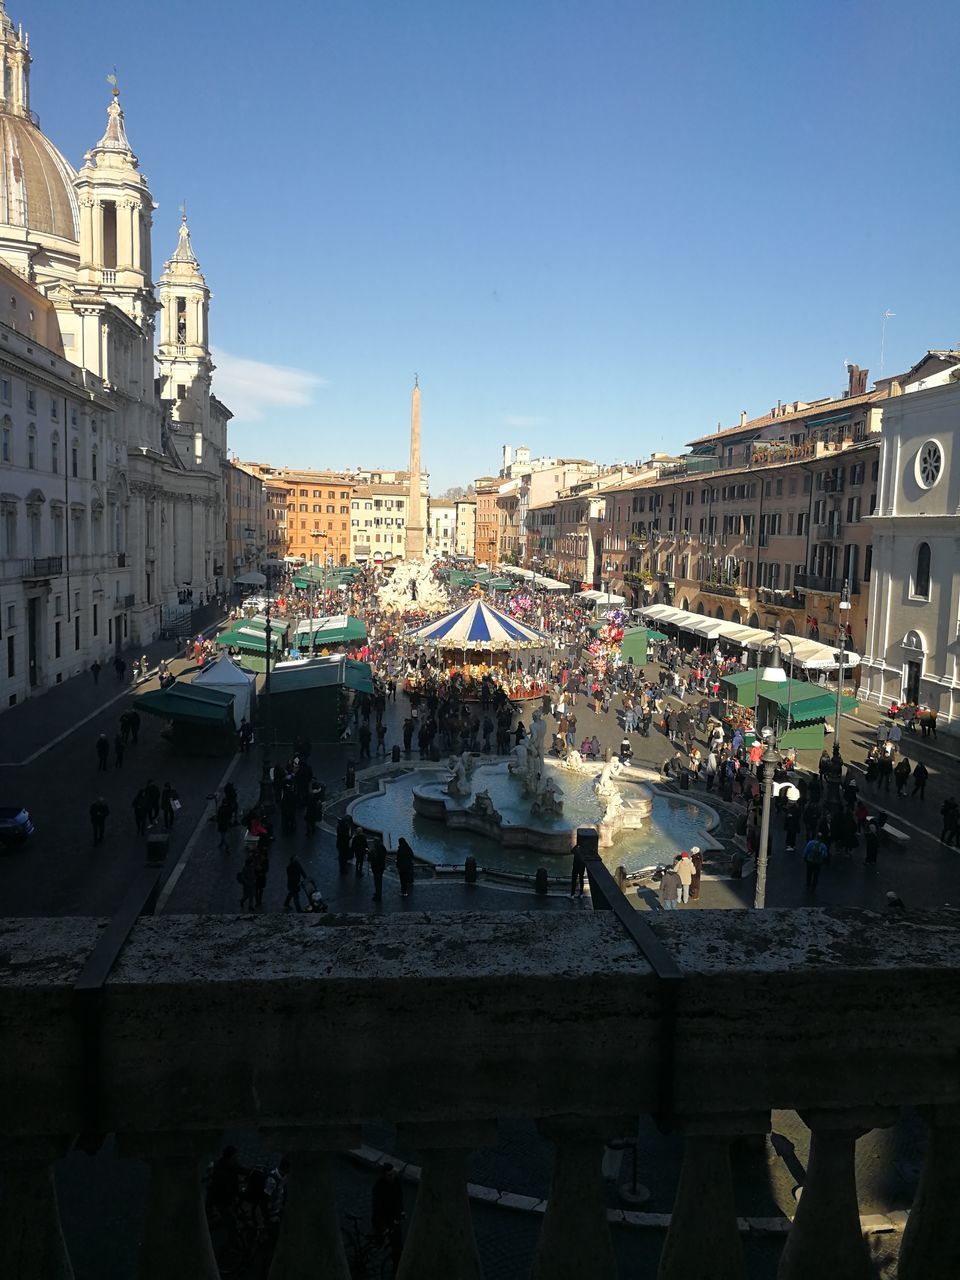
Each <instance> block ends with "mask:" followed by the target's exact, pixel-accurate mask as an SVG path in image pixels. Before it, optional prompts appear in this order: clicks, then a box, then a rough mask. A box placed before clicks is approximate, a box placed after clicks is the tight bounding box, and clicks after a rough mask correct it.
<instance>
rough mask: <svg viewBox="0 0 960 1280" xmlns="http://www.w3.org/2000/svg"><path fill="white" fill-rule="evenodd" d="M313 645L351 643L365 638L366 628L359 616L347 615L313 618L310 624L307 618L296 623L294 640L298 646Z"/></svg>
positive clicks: (319, 647) (316, 647)
mask: <svg viewBox="0 0 960 1280" xmlns="http://www.w3.org/2000/svg"><path fill="white" fill-rule="evenodd" d="M331 624H333V625H331ZM311 637H312V640H313V647H314V648H315V649H322V648H323V647H324V645H328V644H352V643H355V642H359V641H361V640H366V638H367V628H366V627H365V626H364V624H363V623H362V622H361V621H360V619H359V618H351V617H348V616H343V617H334V618H314V619H313V622H312V625H311V620H310V619H309V618H305V619H304V620H303V622H301V623H298V625H297V630H296V635H295V642H296V645H297V647H298V648H303V647H304V646H306V647H307V648H309V647H310V642H311Z"/></svg>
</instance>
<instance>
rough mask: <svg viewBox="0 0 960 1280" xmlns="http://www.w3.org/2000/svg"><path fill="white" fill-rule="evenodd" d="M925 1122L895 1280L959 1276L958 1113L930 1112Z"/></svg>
mask: <svg viewBox="0 0 960 1280" xmlns="http://www.w3.org/2000/svg"><path fill="white" fill-rule="evenodd" d="M927 1121H928V1124H929V1138H928V1142H927V1159H926V1163H925V1164H924V1166H923V1175H922V1177H921V1178H920V1185H919V1187H917V1194H916V1196H915V1198H914V1201H913V1208H912V1209H911V1210H910V1217H909V1218H908V1219H907V1226H906V1230H905V1231H904V1233H903V1243H902V1244H901V1246H900V1264H899V1269H898V1271H897V1275H898V1276H899V1280H955V1277H956V1276H960V1220H958V1218H957V1199H958V1196H960V1107H931V1108H930V1109H929V1110H928V1111H927Z"/></svg>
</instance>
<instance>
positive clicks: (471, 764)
mask: <svg viewBox="0 0 960 1280" xmlns="http://www.w3.org/2000/svg"><path fill="white" fill-rule="evenodd" d="M450 768H451V769H452V770H453V774H452V776H451V778H450V781H449V782H448V783H447V795H448V796H455V797H462V796H468V795H469V794H470V792H471V791H472V790H473V785H472V783H471V781H470V779H471V778H472V777H473V771H474V769H475V768H476V761H475V760H474V758H473V756H472V755H471V754H470V752H469V751H465V752H464V753H463V755H462V756H459V757H458V756H451V757H450Z"/></svg>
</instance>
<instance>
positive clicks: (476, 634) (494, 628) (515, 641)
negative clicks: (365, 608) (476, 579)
mask: <svg viewBox="0 0 960 1280" xmlns="http://www.w3.org/2000/svg"><path fill="white" fill-rule="evenodd" d="M407 638H408V639H410V640H419V641H420V643H421V644H434V645H438V646H439V647H441V648H445V649H515V648H517V646H518V645H536V646H538V647H539V646H541V645H543V644H546V643H547V642H548V641H547V637H546V636H545V635H544V634H543V632H541V631H536V630H535V629H534V628H533V627H528V626H525V625H524V624H523V623H522V622H518V621H517V620H516V618H511V617H508V616H507V614H505V613H501V612H500V610H499V609H494V607H493V606H492V605H490V604H487V602H486V601H485V600H481V599H479V598H478V599H476V600H473V601H471V603H470V604H468V605H464V606H463V607H462V608H460V609H454V611H453V613H446V614H444V616H443V617H442V618H434V620H433V621H432V622H427V623H425V624H424V625H423V626H422V627H417V628H416V630H414V631H410V632H408V633H407Z"/></svg>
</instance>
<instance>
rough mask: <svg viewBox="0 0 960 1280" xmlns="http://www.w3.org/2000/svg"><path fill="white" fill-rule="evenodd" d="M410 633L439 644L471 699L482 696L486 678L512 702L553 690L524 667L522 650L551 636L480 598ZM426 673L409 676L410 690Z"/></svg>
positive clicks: (450, 673) (450, 672)
mask: <svg viewBox="0 0 960 1280" xmlns="http://www.w3.org/2000/svg"><path fill="white" fill-rule="evenodd" d="M407 639H408V640H412V641H414V642H415V643H417V644H420V645H423V646H424V647H429V648H432V649H435V650H436V651H437V652H438V653H439V656H440V659H441V662H442V669H443V674H444V676H445V677H446V678H447V679H449V680H451V681H454V682H455V683H456V684H457V685H458V686H459V688H460V696H461V697H462V698H463V699H464V700H465V701H468V702H469V701H474V700H479V699H480V696H481V692H482V688H483V682H484V680H486V681H487V683H488V684H493V685H494V686H495V687H498V688H500V689H502V690H503V691H504V693H505V694H506V695H507V697H508V698H509V699H510V700H511V701H512V702H529V701H533V700H534V699H539V698H542V697H543V695H544V694H545V693H546V692H547V688H546V686H545V685H544V684H542V683H541V682H540V681H538V680H537V679H536V678H535V677H534V676H533V675H532V674H530V673H529V672H523V671H520V670H518V667H519V662H518V659H519V657H520V652H521V650H524V649H528V650H529V649H543V648H545V647H547V646H549V644H550V638H549V637H548V636H546V635H544V633H543V632H542V631H537V630H535V628H533V627H528V626H527V625H526V623H523V622H519V621H518V620H517V619H516V618H511V617H509V615H507V614H505V613H501V611H500V610H499V609H495V608H494V607H493V605H491V604H488V603H487V601H485V600H483V599H480V598H477V599H476V600H472V601H471V602H470V604H467V605H463V606H462V607H461V608H459V609H454V610H453V612H452V613H446V614H444V615H443V617H441V618H434V619H433V621H432V622H427V623H424V625H423V626H421V627H417V628H415V630H413V631H409V632H407ZM421 681H422V676H421V675H420V674H416V675H412V676H410V677H408V679H407V681H406V690H407V692H408V693H417V692H420V690H421Z"/></svg>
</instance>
